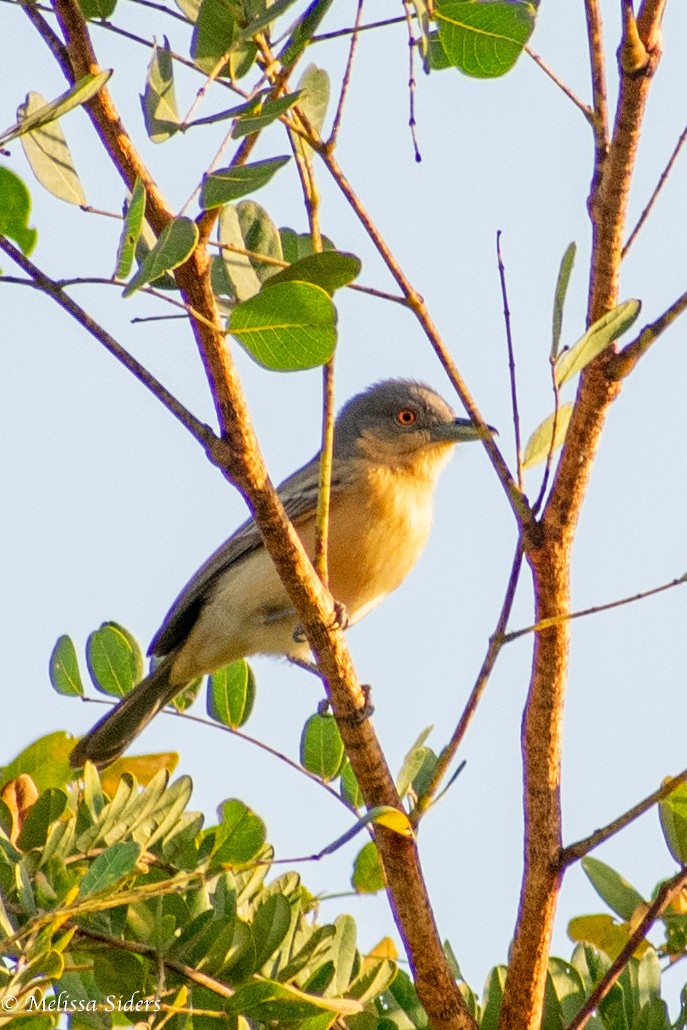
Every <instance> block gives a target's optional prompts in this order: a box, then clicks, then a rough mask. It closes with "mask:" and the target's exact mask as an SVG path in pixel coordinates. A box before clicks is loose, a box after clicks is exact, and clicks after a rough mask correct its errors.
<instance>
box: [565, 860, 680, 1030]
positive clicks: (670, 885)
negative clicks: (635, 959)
mask: <svg viewBox="0 0 687 1030" xmlns="http://www.w3.org/2000/svg"><path fill="white" fill-rule="evenodd" d="M686 883H687V869H686V868H684V867H683V868H682V869H681V870H680V872H679V873H677V874H676V875H675V876H673V877H672V879H670V880H666V882H665V883H664V884H662V885H661V887H660V888H659V890H658V892H657V894H656V897H655V898H654V900H653V901H652V902H651V904H650V905H649V907H648V908H647V910H646V912H645V914H644V916H643V917H642V919H641V921H640V922H639V923H638V924H637V927H636V929H635V930H634V931H633V932H632V933H631V934H630V936H629V938H628V940H627V943H626V944H625V946H624V948H623V949H622V951H621V952H620V954H619V955H618V956H617V957H616V958H615V959H614V960H613V962H612V963H611V965H610V966H609V968H608V970H607V971H606V973H605V974H604V976H603V977H602V979H601V980H600V981H599V983H598V984H597V985H596V987H595V988H594V990H593V991H592V992H591V994H590V995H589V997H588V998H587V999H586V1001H585V1003H584V1005H583V1006H582V1008H581V1009H580V1011H579V1012H578V1013H577V1015H576V1016H575V1018H574V1019H573V1020H572V1021H571V1022H570V1023H569V1024H568V1026H567V1027H566V1030H582V1027H583V1026H585V1025H586V1023H587V1022H588V1020H589V1018H590V1016H591V1015H592V1013H593V1012H594V1011H595V1010H596V1009H597V1008H598V1007H599V1004H600V1002H602V1001H603V999H604V998H605V997H606V995H607V994H608V992H609V991H610V989H611V987H612V986H613V984H614V983H615V982H616V981H617V979H618V977H619V976H620V974H621V973H622V971H623V969H624V968H625V966H626V965H627V963H628V962H629V961H630V959H631V958H632V956H633V955H634V953H635V951H636V950H637V948H638V947H639V945H640V944H641V943H642V941H644V939H645V938H646V935H647V934H648V933H649V930H650V929H651V927H652V926H653V925H654V923H655V922H657V920H658V919H660V918H661V915H662V914H663V912H664V911H665V910H666V908H667V907H668V905H670V903H671V902H672V901H673V899H674V898H676V897H677V895H678V894H679V893H680V891H681V890H682V888H683V887H684V886H685V884H686Z"/></svg>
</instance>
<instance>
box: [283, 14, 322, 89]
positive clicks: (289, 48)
mask: <svg viewBox="0 0 687 1030" xmlns="http://www.w3.org/2000/svg"><path fill="white" fill-rule="evenodd" d="M331 5H332V0H311V3H309V4H308V6H307V7H306V9H305V11H304V13H303V15H302V17H301V18H300V19H299V20H298V21H297V23H296V25H295V27H294V29H293V31H292V32H291V35H290V36H289V38H288V39H287V41H286V43H285V44H284V47H283V48H282V51H281V53H280V54H279V60H280V61H281V63H282V65H283V66H284V67H285V68H290V67H292V65H294V64H295V63H296V61H297V60H298V58H299V57H300V55H301V54H302V53H303V51H304V50H305V48H306V47H307V46H308V44H309V43H310V40H311V39H312V37H313V36H314V35H315V33H316V32H317V30H318V28H319V27H320V24H321V23H322V19H323V18H324V17H325V15H326V14H327V11H328V10H329V8H330V7H331ZM298 85H299V88H300V86H301V83H299V84H298Z"/></svg>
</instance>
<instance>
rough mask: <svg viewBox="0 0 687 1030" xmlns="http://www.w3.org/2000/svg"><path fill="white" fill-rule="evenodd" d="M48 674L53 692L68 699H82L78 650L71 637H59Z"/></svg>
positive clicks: (53, 650)
mask: <svg viewBox="0 0 687 1030" xmlns="http://www.w3.org/2000/svg"><path fill="white" fill-rule="evenodd" d="M48 673H49V676H50V682H51V684H52V688H53V690H56V691H57V693H58V694H65V695H66V696H67V697H82V696H83V692H84V690H83V683H82V681H81V673H80V672H79V662H78V660H77V657H76V648H75V647H74V641H73V640H72V638H71V637H69V636H67V635H66V634H64V635H63V636H61V637H58V640H57V643H56V644H55V646H54V647H53V649H52V654H51V655H50V663H49V666H48Z"/></svg>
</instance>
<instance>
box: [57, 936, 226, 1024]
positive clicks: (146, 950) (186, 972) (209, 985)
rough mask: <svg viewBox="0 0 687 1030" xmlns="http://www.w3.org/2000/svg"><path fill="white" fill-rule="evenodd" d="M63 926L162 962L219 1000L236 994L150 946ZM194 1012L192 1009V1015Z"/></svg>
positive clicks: (112, 945)
mask: <svg viewBox="0 0 687 1030" xmlns="http://www.w3.org/2000/svg"><path fill="white" fill-rule="evenodd" d="M65 926H66V927H67V928H71V927H74V928H75V929H76V932H77V934H78V935H79V936H80V937H86V938H87V939H88V940H92V941H100V942H101V943H102V944H107V945H109V947H111V948H120V949H121V950H122V951H128V952H130V953H131V954H133V955H141V956H142V957H144V958H148V959H150V960H151V961H154V962H160V961H162V963H163V965H164V966H165V968H166V969H170V970H172V971H173V972H175V973H179V974H180V975H181V976H183V977H185V978H186V979H187V980H190V981H191V983H195V984H198V986H199V987H204V988H206V989H207V990H208V991H212V993H213V994H217V995H219V997H220V998H232V997H233V996H234V994H235V993H236V992H235V991H234V990H233V989H232V988H231V987H227V986H226V984H223V983H220V982H219V980H215V979H213V977H211V976H207V975H206V974H205V973H201V972H200V971H199V970H197V969H194V968H193V967H192V966H187V965H185V964H184V963H183V962H178V961H177V960H176V959H173V958H170V957H169V956H161V955H160V953H159V951H158V950H157V948H154V947H152V945H150V944H143V943H141V942H140V941H132V940H126V941H125V940H120V939H119V938H118V937H111V936H110V935H109V934H106V933H101V932H100V931H99V930H94V929H92V928H91V927H90V926H89V927H86V926H81V924H80V923H73V922H71V921H68V922H67V923H65ZM195 1011H196V1010H195V1009H194V1014H195Z"/></svg>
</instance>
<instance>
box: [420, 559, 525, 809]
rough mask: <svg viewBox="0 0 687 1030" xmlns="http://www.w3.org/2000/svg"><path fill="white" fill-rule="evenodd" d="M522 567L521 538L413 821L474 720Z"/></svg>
mask: <svg viewBox="0 0 687 1030" xmlns="http://www.w3.org/2000/svg"><path fill="white" fill-rule="evenodd" d="M521 567H522V544H521V542H520V541H518V546H517V549H516V552H515V555H514V557H513V565H512V567H511V571H510V576H509V577H508V584H507V586H506V593H505V596H504V599H503V605H502V606H501V612H500V614H499V617H498V621H497V623H496V629H495V630H494V632H493V634H492V636H491V637H490V638H489V646H488V647H487V653H486V654H485V656H484V661H483V662H482V667H481V669H480V670H479V674H478V676H477V679H476V681H475V685H474V687H473V688H472V691H471V693H470V697H469V698H468V700H467V702H466V704H465V708H464V709H463V713H462V715H461V717H460V719H459V720H458V724H457V726H456V728H455V730H454V731H453V736H452V737H451V740H450V741H449V743H448V744H447V745H446V747H445V748H444V749H443V750H442V752H441V754H440V755H439V758H438V759H437V763H436V765H435V766H434V770H433V772H432V777H431V779H430V781H429V783H428V784H427V787H426V788H425V790H424V791H423V793H422V794H421V796H420V797H419V798H418V799H417V804H416V805H415V808H414V809H413V811H412V813H411V816H410V818H411V822H412V823H413V824H414V825H417V823H418V822H419V821H420V819H421V818H422V816H423V815H424V814H425V812H426V811H427V809H428V808H429V807H430V805H431V804H432V802H433V800H434V796H435V794H436V792H437V790H438V788H439V785H440V783H441V781H442V779H443V778H444V776H445V775H446V772H447V770H448V767H449V766H450V764H451V762H452V761H453V759H454V758H455V755H456V752H457V751H458V748H459V747H460V745H461V743H462V741H463V738H464V737H465V734H466V732H467V729H468V726H469V725H470V723H471V722H472V717H473V716H474V714H475V712H476V711H477V706H478V705H479V703H480V701H481V699H482V695H483V694H484V690H485V688H486V686H487V683H488V682H489V677H490V676H491V673H492V671H493V668H494V665H495V664H496V659H497V658H498V656H499V652H500V650H501V648H502V647H503V644H504V631H505V628H506V626H507V625H508V619H509V618H510V613H511V610H512V608H513V601H514V600H515V591H516V588H517V585H518V578H519V576H520V569H521Z"/></svg>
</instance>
